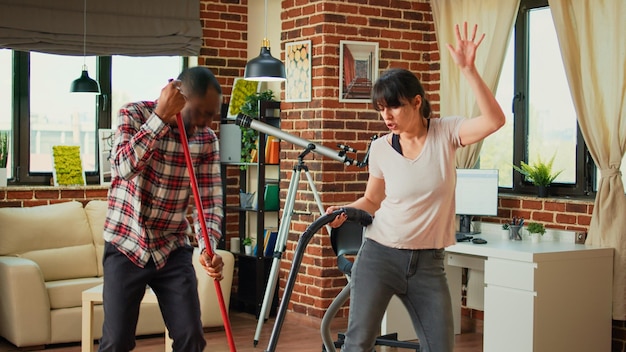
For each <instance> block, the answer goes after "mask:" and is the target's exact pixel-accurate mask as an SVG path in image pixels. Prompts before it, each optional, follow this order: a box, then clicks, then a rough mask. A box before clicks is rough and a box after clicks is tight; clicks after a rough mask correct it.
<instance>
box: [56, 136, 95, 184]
mask: <svg viewBox="0 0 626 352" xmlns="http://www.w3.org/2000/svg"><path fill="white" fill-rule="evenodd" d="M52 175H53V179H54V185H55V186H84V185H86V184H87V182H86V181H87V178H86V177H85V169H84V168H83V161H82V159H81V158H80V146H78V145H54V146H52Z"/></svg>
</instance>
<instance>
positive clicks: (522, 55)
mask: <svg viewBox="0 0 626 352" xmlns="http://www.w3.org/2000/svg"><path fill="white" fill-rule="evenodd" d="M496 99H497V100H498V102H499V103H500V104H501V106H502V108H503V110H504V112H505V114H506V120H507V121H506V124H505V126H504V127H503V128H502V129H501V130H499V131H498V132H496V133H495V134H494V135H493V136H490V137H488V138H487V139H485V142H484V144H483V149H482V152H481V161H480V162H481V167H482V168H497V169H499V170H500V187H501V190H503V191H507V190H509V191H512V192H515V193H535V187H534V186H533V185H532V184H530V183H528V182H526V181H525V180H524V177H523V176H522V175H520V174H519V173H518V172H514V171H513V170H512V168H511V164H515V165H519V164H520V162H521V161H524V162H527V163H529V164H532V163H534V162H536V161H537V159H538V158H541V160H542V161H544V162H547V161H549V160H550V159H551V158H552V157H553V156H555V158H554V164H553V169H554V170H555V171H558V170H563V172H562V173H561V174H560V175H559V177H557V179H556V180H555V182H554V183H553V185H551V187H550V188H551V194H553V195H561V196H567V195H570V196H576V195H578V196H581V195H586V194H589V193H590V192H592V191H594V189H593V188H592V187H590V185H591V184H592V183H591V182H592V181H591V180H592V178H593V177H595V173H589V172H587V171H586V170H589V166H590V165H589V164H590V163H593V161H592V160H591V158H590V157H588V151H587V148H586V146H585V143H584V140H583V138H582V135H581V133H580V132H579V130H578V124H577V119H576V111H575V109H574V104H573V102H572V98H571V94H570V91H569V85H568V82H567V77H566V76H565V69H564V66H563V60H562V57H561V52H560V49H559V44H558V40H557V36H556V30H555V28H554V22H553V20H552V15H551V13H550V8H549V7H548V2H547V0H522V2H521V5H520V10H519V13H518V17H517V20H516V23H515V28H514V35H512V36H511V40H510V42H509V46H508V49H507V54H506V58H505V61H504V65H503V67H502V74H501V77H500V81H499V82H498V86H497V91H496Z"/></svg>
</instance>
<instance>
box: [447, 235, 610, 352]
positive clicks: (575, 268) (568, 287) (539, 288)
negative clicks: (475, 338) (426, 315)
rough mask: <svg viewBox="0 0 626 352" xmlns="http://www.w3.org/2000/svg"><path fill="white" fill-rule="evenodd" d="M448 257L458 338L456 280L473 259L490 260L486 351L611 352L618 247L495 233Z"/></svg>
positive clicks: (462, 246) (461, 246)
mask: <svg viewBox="0 0 626 352" xmlns="http://www.w3.org/2000/svg"><path fill="white" fill-rule="evenodd" d="M447 253H448V257H447V259H446V270H447V271H448V273H447V274H448V280H449V283H450V288H451V295H452V299H453V302H452V303H453V308H454V309H455V313H456V314H455V320H456V321H455V327H456V332H457V333H458V332H459V329H458V324H459V321H460V315H459V314H458V313H459V312H457V310H460V290H459V292H455V291H456V290H457V289H458V288H460V283H457V282H455V281H456V280H458V279H459V278H460V275H459V272H460V270H461V267H463V266H466V264H467V262H468V261H473V262H475V261H476V258H481V257H482V259H483V260H484V277H485V296H484V297H485V301H484V306H485V310H484V319H485V320H484V338H483V346H484V348H483V351H485V352H500V351H507V352H555V351H568V352H570V351H581V352H582V351H594V352H596V351H598V352H601V351H607V352H608V351H610V350H611V301H612V280H613V249H611V248H594V247H590V246H585V245H576V244H573V243H571V244H570V243H559V242H541V243H539V244H531V243H530V241H528V242H524V241H522V242H518V241H508V240H502V239H499V236H494V237H491V238H489V243H488V244H487V245H475V244H471V243H458V244H456V245H454V246H451V247H449V248H448V249H447ZM464 257H466V258H464Z"/></svg>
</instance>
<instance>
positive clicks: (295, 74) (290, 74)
mask: <svg viewBox="0 0 626 352" xmlns="http://www.w3.org/2000/svg"><path fill="white" fill-rule="evenodd" d="M311 49H312V48H311V41H310V40H302V41H297V42H293V43H286V44H285V74H286V75H287V82H286V86H285V101H286V102H308V101H311Z"/></svg>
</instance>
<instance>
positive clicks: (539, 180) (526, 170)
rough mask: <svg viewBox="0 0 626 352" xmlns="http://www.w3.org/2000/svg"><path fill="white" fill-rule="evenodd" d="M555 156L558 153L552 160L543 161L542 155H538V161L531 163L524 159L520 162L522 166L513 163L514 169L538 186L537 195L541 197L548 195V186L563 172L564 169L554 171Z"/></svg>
mask: <svg viewBox="0 0 626 352" xmlns="http://www.w3.org/2000/svg"><path fill="white" fill-rule="evenodd" d="M554 157H556V154H554V155H553V156H552V158H551V159H550V161H548V162H543V161H542V160H541V157H539V156H537V162H535V163H532V164H531V165H530V164H527V163H525V162H523V161H522V162H520V166H516V165H513V169H515V171H517V172H519V173H521V174H522V175H524V176H525V177H526V181H529V182H531V183H532V184H533V185H535V186H537V193H538V194H537V195H538V196H539V197H540V198H545V197H547V196H548V187H549V186H550V184H552V182H553V181H554V180H555V179H556V178H557V177H558V176H559V175H560V174H561V173H562V172H563V170H560V171H556V172H554V171H552V164H553V163H554Z"/></svg>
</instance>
